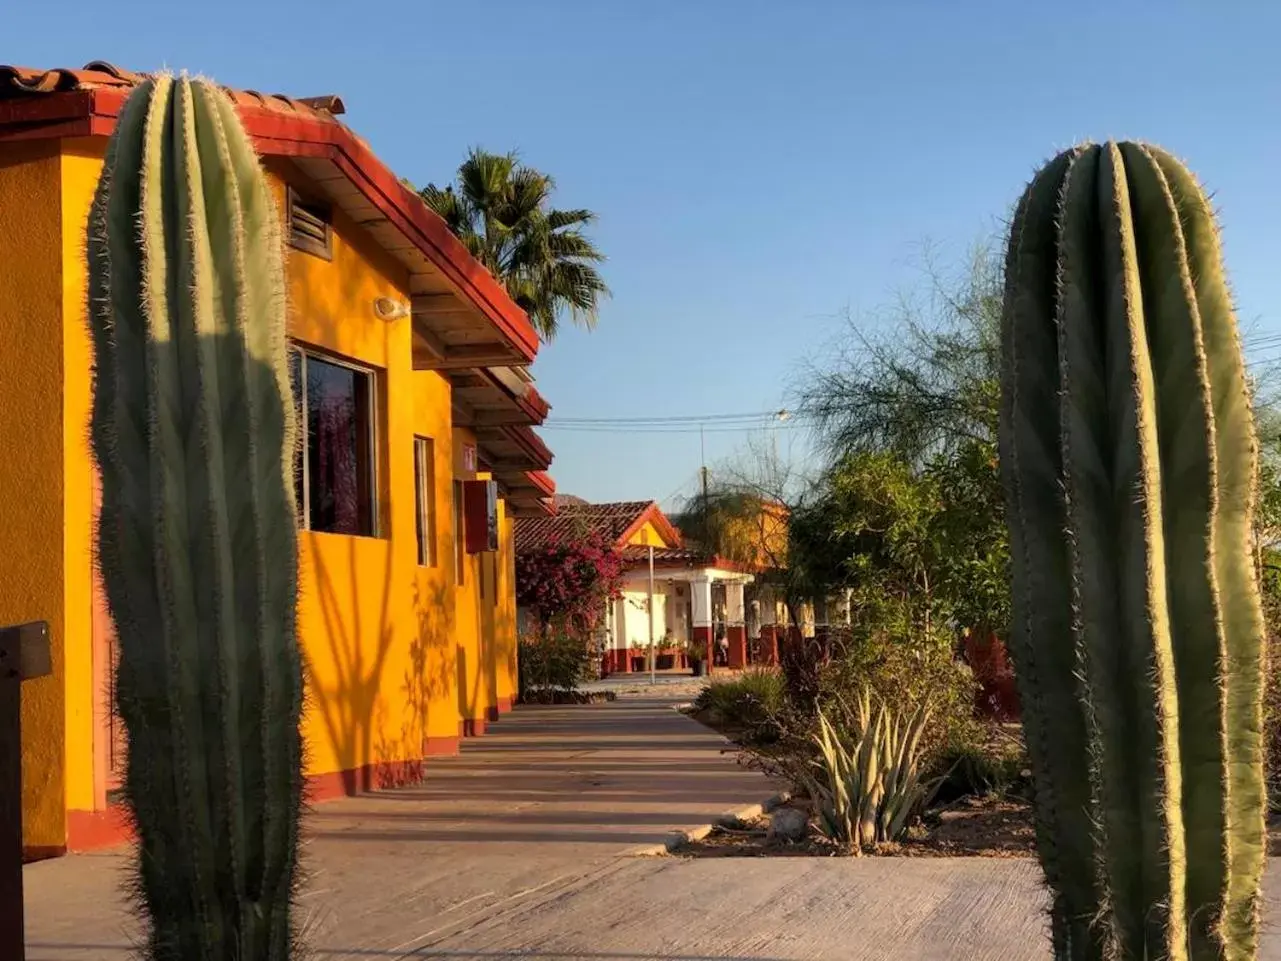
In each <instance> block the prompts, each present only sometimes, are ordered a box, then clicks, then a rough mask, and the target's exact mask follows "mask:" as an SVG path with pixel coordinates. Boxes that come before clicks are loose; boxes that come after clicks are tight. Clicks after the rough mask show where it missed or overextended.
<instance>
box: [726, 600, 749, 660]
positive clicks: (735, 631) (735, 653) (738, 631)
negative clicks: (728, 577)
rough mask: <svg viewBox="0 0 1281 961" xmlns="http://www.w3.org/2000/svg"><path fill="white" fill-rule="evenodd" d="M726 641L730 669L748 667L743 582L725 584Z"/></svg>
mask: <svg viewBox="0 0 1281 961" xmlns="http://www.w3.org/2000/svg"><path fill="white" fill-rule="evenodd" d="M725 639H726V640H727V641H729V651H728V652H727V658H728V661H729V666H730V667H737V668H743V667H746V666H747V626H746V624H745V619H744V610H743V582H742V581H726V582H725Z"/></svg>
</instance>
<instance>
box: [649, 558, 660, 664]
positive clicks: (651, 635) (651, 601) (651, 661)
mask: <svg viewBox="0 0 1281 961" xmlns="http://www.w3.org/2000/svg"><path fill="white" fill-rule="evenodd" d="M657 665H658V656H657V655H656V654H655V652H654V545H653V544H650V545H649V682H650V683H651V684H653V683H654V680H655V678H654V673H655V670H656V668H657Z"/></svg>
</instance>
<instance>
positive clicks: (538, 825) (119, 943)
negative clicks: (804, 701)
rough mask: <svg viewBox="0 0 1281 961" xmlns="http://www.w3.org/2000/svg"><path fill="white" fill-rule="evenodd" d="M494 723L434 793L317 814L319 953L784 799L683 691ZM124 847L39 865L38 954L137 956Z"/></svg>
mask: <svg viewBox="0 0 1281 961" xmlns="http://www.w3.org/2000/svg"><path fill="white" fill-rule="evenodd" d="M490 730H491V734H490V735H489V736H488V737H485V738H483V739H479V740H474V741H468V742H466V744H465V746H464V751H463V755H462V756H461V757H458V758H446V759H440V760H434V761H433V762H432V764H431V766H430V768H429V773H428V777H427V780H426V782H425V783H424V784H422V785H421V786H419V787H415V788H406V789H403V790H398V791H389V792H381V793H377V794H370V795H366V796H362V797H357V798H349V799H343V800H339V801H333V802H329V803H326V804H321V805H317V806H316V808H315V809H314V810H313V811H312V812H311V814H310V817H309V822H308V832H307V834H308V841H307V848H306V852H305V857H306V862H305V863H306V866H307V869H308V872H309V879H308V883H307V885H306V887H305V889H304V894H303V898H302V904H303V907H304V910H305V912H306V917H307V924H308V926H309V928H310V930H311V935H312V938H311V941H312V943H313V944H314V945H316V947H317V948H318V949H320V950H319V952H318V953H319V956H320V957H325V958H329V957H353V958H355V957H371V956H372V957H383V956H390V957H397V956H400V954H397V953H395V952H401V953H404V952H407V951H410V950H412V949H413V948H416V947H419V946H421V945H424V944H429V943H432V942H433V941H434V940H436V939H437V938H439V937H441V936H442V935H444V934H446V933H447V932H449V931H452V930H455V929H457V928H466V927H467V926H469V925H470V924H472V923H473V921H475V920H478V919H481V918H484V917H486V916H488V915H490V914H492V913H493V912H496V911H501V910H502V909H503V907H504V905H506V904H507V903H508V902H510V901H513V900H515V901H527V900H529V899H530V898H531V897H532V896H533V895H535V894H541V895H542V896H546V895H547V894H550V893H552V892H555V891H558V890H561V889H563V888H566V887H567V886H568V887H572V886H574V885H578V884H581V883H583V882H584V881H585V880H586V879H588V878H590V877H592V876H594V875H595V874H596V872H599V871H601V870H603V869H610V868H616V867H618V866H620V860H619V859H620V856H621V855H625V854H627V853H629V852H632V851H634V850H635V849H636V848H638V847H643V846H653V845H655V844H661V843H662V842H663V841H664V840H665V839H666V838H667V837H668V836H669V835H670V833H671V832H672V831H674V830H677V829H685V828H690V827H696V826H699V825H703V824H706V823H708V822H709V821H711V820H713V819H715V818H716V817H717V816H719V815H721V814H724V813H726V812H728V811H732V810H737V809H739V808H742V807H743V806H744V805H747V804H751V803H754V802H759V801H762V800H764V799H765V797H766V796H768V795H769V794H770V793H772V791H771V788H770V786H769V784H768V783H766V782H765V781H764V779H763V778H761V777H760V776H759V775H757V774H755V773H753V772H750V771H747V770H745V769H744V768H742V767H740V766H739V765H738V764H737V763H736V761H735V759H734V756H733V755H732V754H728V753H723V748H724V747H725V742H724V741H723V740H722V739H721V738H720V737H719V736H717V735H716V734H714V733H712V732H710V731H708V730H707V729H706V728H704V727H702V726H701V725H699V724H696V723H694V722H693V721H690V720H688V719H687V718H685V717H683V716H681V715H680V714H678V713H676V711H675V710H674V709H673V703H672V702H671V701H670V700H650V699H635V698H629V699H620V700H618V701H616V702H613V703H610V704H602V705H592V706H575V707H567V708H550V707H530V708H521V709H519V710H518V711H516V712H515V713H513V714H512V715H510V716H508V717H505V718H504V719H503V720H502V721H501V722H500V723H498V724H497V725H494V726H493V727H491V729H490ZM125 853H126V852H114V853H108V854H91V855H79V856H69V857H66V858H60V859H58V860H54V861H46V862H41V863H38V864H32V865H28V866H27V867H26V868H25V869H24V881H25V886H26V908H27V942H28V952H27V954H28V961H82V959H91V958H92V959H99V958H101V959H104V961H116V959H119V961H124V959H126V958H127V957H128V954H127V946H128V943H129V931H130V922H129V917H130V915H131V913H132V912H131V911H130V910H129V909H128V908H127V906H126V905H124V904H123V903H122V901H121V899H120V898H119V896H118V894H117V889H118V886H119V882H120V880H121V876H122V871H123V869H124V868H125V867H126V865H127V858H126V857H125ZM623 863H626V862H623ZM355 945H359V946H360V947H361V949H362V950H361V951H346V950H345V946H355ZM371 951H373V952H375V953H373V954H370V952H371ZM378 952H384V953H378ZM385 952H392V953H391V954H385Z"/></svg>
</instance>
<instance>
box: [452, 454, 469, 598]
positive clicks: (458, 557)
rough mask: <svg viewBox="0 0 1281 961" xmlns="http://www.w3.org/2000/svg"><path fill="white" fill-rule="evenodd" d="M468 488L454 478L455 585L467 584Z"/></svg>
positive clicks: (462, 585) (459, 479) (460, 480)
mask: <svg viewBox="0 0 1281 961" xmlns="http://www.w3.org/2000/svg"><path fill="white" fill-rule="evenodd" d="M465 491H466V488H465V487H464V485H463V481H462V479H461V478H458V477H455V478H454V583H456V584H457V585H458V586H459V587H464V586H466V584H467V539H466V525H467V509H466V506H465V504H464V500H465Z"/></svg>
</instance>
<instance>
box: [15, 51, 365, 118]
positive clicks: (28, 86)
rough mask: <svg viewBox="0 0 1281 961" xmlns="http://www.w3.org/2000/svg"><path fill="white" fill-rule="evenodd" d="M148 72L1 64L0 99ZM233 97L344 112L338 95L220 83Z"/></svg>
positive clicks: (120, 83) (135, 78)
mask: <svg viewBox="0 0 1281 961" xmlns="http://www.w3.org/2000/svg"><path fill="white" fill-rule="evenodd" d="M149 76H151V74H147V73H135V72H134V71H132V70H125V69H123V68H121V67H117V66H116V65H115V64H113V63H108V62H107V61H105V60H91V61H90V62H89V63H87V64H85V65H84V66H83V67H82V68H80V69H79V70H75V69H72V68H70V67H54V68H51V69H48V70H40V69H36V68H32V67H21V66H17V65H14V64H0V99H3V98H4V97H5V95H6V94H11V95H12V94H16V95H19V96H25V95H40V94H54V93H67V92H73V91H77V90H94V89H98V88H102V87H107V88H125V87H134V86H137V85H138V84H139V83H141V82H142V81H143V80H145V79H146V78H147V77H149ZM220 86H221V87H222V89H224V90H226V91H227V93H229V94H230V95H231V97H232V99H234V100H240V99H241V98H247V99H250V100H254V101H257V102H258V103H259V104H261V105H263V106H276V107H284V108H289V109H293V110H295V111H297V112H298V113H305V114H314V115H320V116H324V117H328V118H334V117H337V116H339V115H341V114H343V113H345V112H346V106H345V105H344V103H343V101H342V98H341V97H339V96H338V95H337V94H327V95H324V96H319V97H289V96H286V95H284V94H264V93H260V92H259V91H257V90H241V89H237V88H235V87H228V86H226V85H224V84H220Z"/></svg>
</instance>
